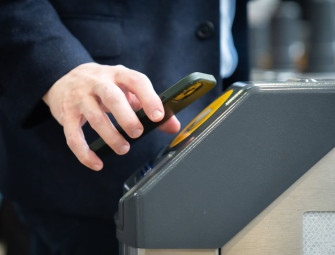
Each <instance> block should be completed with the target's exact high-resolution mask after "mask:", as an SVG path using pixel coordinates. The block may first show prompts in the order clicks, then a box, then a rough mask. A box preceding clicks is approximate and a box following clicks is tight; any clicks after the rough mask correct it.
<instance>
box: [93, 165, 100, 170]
mask: <svg viewBox="0 0 335 255" xmlns="http://www.w3.org/2000/svg"><path fill="white" fill-rule="evenodd" d="M101 167H102V165H101V164H95V165H94V166H93V169H94V170H96V171H98V170H100V169H101Z"/></svg>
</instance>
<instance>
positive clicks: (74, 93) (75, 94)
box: [70, 87, 85, 99]
mask: <svg viewBox="0 0 335 255" xmlns="http://www.w3.org/2000/svg"><path fill="white" fill-rule="evenodd" d="M84 96H85V91H84V90H83V89H82V88H81V87H76V88H73V89H72V90H71V91H70V98H75V99H81V98H83V97H84Z"/></svg>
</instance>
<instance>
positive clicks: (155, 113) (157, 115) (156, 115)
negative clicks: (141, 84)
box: [151, 110, 163, 120]
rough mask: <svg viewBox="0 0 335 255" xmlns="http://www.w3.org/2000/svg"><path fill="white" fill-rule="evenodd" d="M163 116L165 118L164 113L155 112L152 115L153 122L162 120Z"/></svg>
mask: <svg viewBox="0 0 335 255" xmlns="http://www.w3.org/2000/svg"><path fill="white" fill-rule="evenodd" d="M162 116H163V113H162V112H161V111H158V110H155V111H154V112H153V113H152V115H151V117H152V119H153V120H158V119H161V117H162Z"/></svg>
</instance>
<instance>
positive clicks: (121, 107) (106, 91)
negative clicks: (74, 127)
mask: <svg viewBox="0 0 335 255" xmlns="http://www.w3.org/2000/svg"><path fill="white" fill-rule="evenodd" d="M96 93H97V94H98V95H99V97H100V100H101V101H102V103H103V104H104V106H105V107H106V108H107V109H109V111H110V112H111V113H112V115H113V116H114V118H115V119H116V121H117V122H118V123H119V125H120V126H121V127H122V129H123V130H124V131H125V132H126V133H127V135H128V136H129V137H131V138H137V137H139V136H140V135H141V134H142V133H143V126H142V124H141V122H140V121H139V119H138V118H137V116H136V114H135V112H134V110H133V109H132V107H131V105H130V104H129V102H128V100H127V98H126V96H125V94H124V93H123V91H122V90H120V88H119V87H118V86H116V85H112V84H111V85H110V84H102V85H100V86H98V87H97V88H96ZM91 104H92V105H93V102H91ZM85 107H86V106H85ZM85 111H88V112H89V111H92V109H85ZM95 114H99V113H97V112H96V113H95ZM84 115H85V114H84ZM92 115H94V114H92ZM106 117H107V116H106ZM92 118H94V117H92ZM92 118H91V119H92ZM99 118H100V117H99ZM100 120H103V118H102V117H101V118H100ZM88 121H89V119H88ZM89 122H90V121H89ZM90 123H91V122H90ZM103 123H104V124H105V125H106V128H110V127H108V126H107V123H106V121H104V122H103ZM91 126H92V125H91ZM109 126H110V125H109ZM92 127H93V126H92ZM93 128H94V129H95V127H93ZM97 129H102V125H100V126H99V125H97ZM102 138H103V137H102ZM104 140H105V139H104Z"/></svg>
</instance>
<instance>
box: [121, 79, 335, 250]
mask: <svg viewBox="0 0 335 255" xmlns="http://www.w3.org/2000/svg"><path fill="white" fill-rule="evenodd" d="M334 147H335V81H334V80H314V79H295V80H288V81H286V82H264V83H262V82H257V83H256V82H255V83H252V82H251V83H242V82H238V83H235V84H233V85H232V86H230V87H229V88H228V89H227V90H226V92H225V93H224V94H223V95H222V96H220V97H219V98H218V99H217V100H215V101H214V102H213V103H212V104H210V105H209V106H208V107H207V108H205V109H204V110H203V111H202V112H201V113H199V115H198V116H197V117H196V118H195V119H194V120H193V121H191V122H190V123H189V124H188V125H187V126H186V128H185V129H184V130H183V131H182V132H181V133H180V134H179V135H178V136H177V137H176V138H175V139H174V140H173V141H172V142H171V143H170V144H169V145H168V146H167V148H166V149H165V150H164V151H163V152H162V153H160V154H159V155H157V157H156V158H155V159H153V160H152V161H151V162H149V163H148V164H147V165H146V166H143V167H141V168H139V169H138V170H137V171H136V172H135V173H134V174H133V175H132V176H130V177H129V179H128V180H127V181H126V182H125V183H124V195H123V197H122V198H121V199H120V201H119V208H118V213H117V215H116V224H117V237H118V240H119V241H120V243H121V248H120V253H121V254H142V255H149V254H166V255H167V254H213V255H214V254H234V255H235V254H302V252H303V253H304V254H334V253H335V247H334V242H332V241H327V240H335V151H333V150H332V149H333V148H334ZM320 226H323V227H324V228H322V227H320ZM314 227H316V228H318V227H320V229H319V230H315V229H314ZM327 227H328V228H327ZM317 231H319V232H317ZM324 233H326V234H324ZM327 238H328V239H327ZM317 249H319V250H317ZM322 249H326V250H327V249H328V251H330V253H322V252H321V253H313V252H315V251H316V252H317V251H322Z"/></svg>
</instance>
